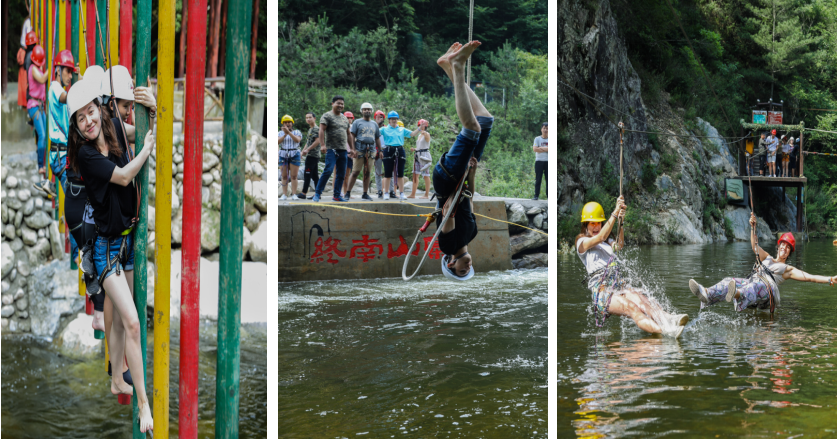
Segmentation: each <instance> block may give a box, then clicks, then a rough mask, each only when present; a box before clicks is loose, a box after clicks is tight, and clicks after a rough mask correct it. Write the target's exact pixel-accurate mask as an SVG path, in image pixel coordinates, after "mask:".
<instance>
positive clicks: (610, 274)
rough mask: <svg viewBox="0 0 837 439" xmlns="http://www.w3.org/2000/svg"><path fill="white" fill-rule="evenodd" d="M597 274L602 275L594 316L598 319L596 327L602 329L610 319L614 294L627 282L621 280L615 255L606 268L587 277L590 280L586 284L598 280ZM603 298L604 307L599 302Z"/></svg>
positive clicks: (597, 291)
mask: <svg viewBox="0 0 837 439" xmlns="http://www.w3.org/2000/svg"><path fill="white" fill-rule="evenodd" d="M597 273H600V274H601V276H600V277H599V281H598V285H597V286H596V294H595V297H594V298H593V315H595V318H596V326H598V327H599V328H601V327H602V326H603V325H604V323H605V320H607V318H608V317H610V314H609V313H608V312H607V311H608V309H609V308H610V301H611V300H612V299H613V294H614V293H615V292H616V290H617V289H619V288H621V287H622V286H624V284H625V281H624V280H623V279H621V278H620V275H619V264H618V263H617V261H616V255H615V254H614V255H613V256H611V257H610V259H608V261H607V265H606V266H604V267H603V268H600V269H598V270H596V271H594V272H593V273H590V274H589V275H588V276H586V277H585V279H586V280H588V282H586V283H587V284H589V280H592V279H594V278H596V276H597ZM604 294H607V296H603V295H604ZM602 297H604V299H603V301H604V306H602V305H601V304H600V300H599V299H600V298H602ZM599 317H601V320H599Z"/></svg>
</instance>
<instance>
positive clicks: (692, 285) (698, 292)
mask: <svg viewBox="0 0 837 439" xmlns="http://www.w3.org/2000/svg"><path fill="white" fill-rule="evenodd" d="M689 289H690V290H692V294H694V295H695V296H697V298H698V299H700V301H701V303H705V304H707V305H708V304H709V296H707V295H706V289H705V288H703V286H702V285H701V284H699V283H697V281H696V280H694V279H689Z"/></svg>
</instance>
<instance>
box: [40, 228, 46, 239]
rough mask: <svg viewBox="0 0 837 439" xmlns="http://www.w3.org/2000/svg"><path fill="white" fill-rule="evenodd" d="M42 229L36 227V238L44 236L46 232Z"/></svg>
mask: <svg viewBox="0 0 837 439" xmlns="http://www.w3.org/2000/svg"><path fill="white" fill-rule="evenodd" d="M44 230H45V229H38V238H46V232H44Z"/></svg>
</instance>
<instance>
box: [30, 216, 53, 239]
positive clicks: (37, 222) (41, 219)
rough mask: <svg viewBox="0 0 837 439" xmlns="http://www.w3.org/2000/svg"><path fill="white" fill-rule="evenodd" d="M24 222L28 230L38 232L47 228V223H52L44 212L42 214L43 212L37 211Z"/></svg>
mask: <svg viewBox="0 0 837 439" xmlns="http://www.w3.org/2000/svg"><path fill="white" fill-rule="evenodd" d="M24 222H25V223H26V225H27V226H29V227H30V228H32V229H35V230H38V229H43V228H44V227H46V226H48V225H49V223H51V222H52V219H51V218H50V217H49V215H47V214H46V212H44V211H43V210H39V211H37V212H35V214H34V215H32V216H27V217H26V219H24ZM24 242H25V240H24Z"/></svg>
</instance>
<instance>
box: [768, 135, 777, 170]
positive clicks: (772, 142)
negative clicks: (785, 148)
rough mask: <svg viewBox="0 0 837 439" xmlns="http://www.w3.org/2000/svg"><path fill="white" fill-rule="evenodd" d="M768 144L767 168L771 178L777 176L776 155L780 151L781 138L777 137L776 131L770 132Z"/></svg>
mask: <svg viewBox="0 0 837 439" xmlns="http://www.w3.org/2000/svg"><path fill="white" fill-rule="evenodd" d="M766 142H767V166H768V168H769V171H768V172H769V173H768V176H769V177H775V176H776V153H777V151H778V149H779V138H778V137H776V130H773V131H771V132H770V137H768V138H767V139H766Z"/></svg>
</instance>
